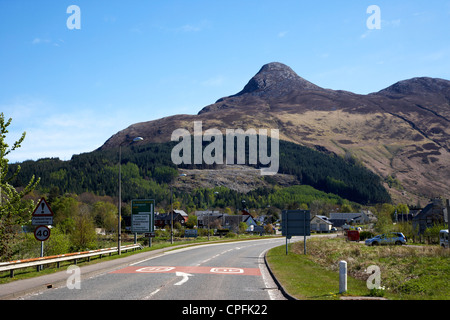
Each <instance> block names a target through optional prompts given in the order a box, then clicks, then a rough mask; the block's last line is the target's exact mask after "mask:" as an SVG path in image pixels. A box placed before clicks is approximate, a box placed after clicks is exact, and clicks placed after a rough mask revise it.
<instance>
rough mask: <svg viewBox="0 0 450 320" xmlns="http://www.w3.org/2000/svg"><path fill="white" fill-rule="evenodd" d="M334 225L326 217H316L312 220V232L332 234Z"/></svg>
mask: <svg viewBox="0 0 450 320" xmlns="http://www.w3.org/2000/svg"><path fill="white" fill-rule="evenodd" d="M332 227H333V224H332V223H331V221H329V220H328V218H327V217H325V216H319V215H316V216H314V217H313V218H312V219H311V231H317V232H330V231H331V228H332Z"/></svg>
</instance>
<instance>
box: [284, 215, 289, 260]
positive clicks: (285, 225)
mask: <svg viewBox="0 0 450 320" xmlns="http://www.w3.org/2000/svg"><path fill="white" fill-rule="evenodd" d="M287 226H288V215H287V214H286V223H285V224H284V227H286V229H287ZM286 231H287V230H286ZM286 255H288V234H287V233H286Z"/></svg>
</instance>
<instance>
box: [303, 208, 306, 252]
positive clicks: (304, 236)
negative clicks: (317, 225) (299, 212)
mask: <svg viewBox="0 0 450 320" xmlns="http://www.w3.org/2000/svg"><path fill="white" fill-rule="evenodd" d="M303 226H304V228H305V229H306V214H304V215H303ZM303 249H304V252H305V255H306V231H305V233H304V234H303Z"/></svg>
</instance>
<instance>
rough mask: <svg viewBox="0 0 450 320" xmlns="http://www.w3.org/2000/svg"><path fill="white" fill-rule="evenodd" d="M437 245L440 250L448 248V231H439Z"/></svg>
mask: <svg viewBox="0 0 450 320" xmlns="http://www.w3.org/2000/svg"><path fill="white" fill-rule="evenodd" d="M439 245H440V246H441V247H442V248H448V230H441V231H440V232H439Z"/></svg>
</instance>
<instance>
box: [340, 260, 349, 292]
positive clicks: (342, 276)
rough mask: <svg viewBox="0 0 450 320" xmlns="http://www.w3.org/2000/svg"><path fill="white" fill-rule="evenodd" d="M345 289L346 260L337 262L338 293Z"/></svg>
mask: <svg viewBox="0 0 450 320" xmlns="http://www.w3.org/2000/svg"><path fill="white" fill-rule="evenodd" d="M346 291H347V261H340V262H339V293H344V292H346Z"/></svg>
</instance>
